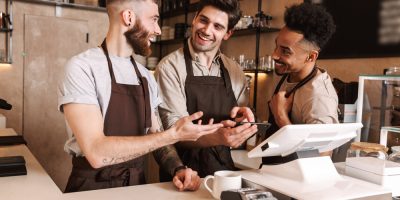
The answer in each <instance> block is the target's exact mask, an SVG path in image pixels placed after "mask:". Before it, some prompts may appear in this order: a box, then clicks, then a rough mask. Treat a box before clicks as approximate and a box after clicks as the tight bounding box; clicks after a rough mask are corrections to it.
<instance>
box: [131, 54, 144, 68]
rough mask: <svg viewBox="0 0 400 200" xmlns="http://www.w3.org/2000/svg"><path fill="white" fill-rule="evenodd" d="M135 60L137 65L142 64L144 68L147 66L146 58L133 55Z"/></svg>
mask: <svg viewBox="0 0 400 200" xmlns="http://www.w3.org/2000/svg"><path fill="white" fill-rule="evenodd" d="M133 58H134V59H135V61H136V62H137V63H140V64H141V65H143V66H146V64H147V60H146V57H144V56H141V55H137V54H133Z"/></svg>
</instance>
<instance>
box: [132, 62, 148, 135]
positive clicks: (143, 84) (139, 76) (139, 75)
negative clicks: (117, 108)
mask: <svg viewBox="0 0 400 200" xmlns="http://www.w3.org/2000/svg"><path fill="white" fill-rule="evenodd" d="M131 62H132V64H133V67H134V68H135V71H136V74H137V76H138V79H139V80H140V82H141V83H142V84H141V85H142V89H143V94H144V101H145V102H146V105H145V115H144V116H145V119H146V120H145V121H146V125H145V127H151V108H150V95H149V89H148V85H149V82H148V81H147V79H146V78H145V77H143V76H142V74H140V72H139V69H138V67H137V65H136V62H135V59H134V58H133V56H131ZM146 87H147V88H146Z"/></svg>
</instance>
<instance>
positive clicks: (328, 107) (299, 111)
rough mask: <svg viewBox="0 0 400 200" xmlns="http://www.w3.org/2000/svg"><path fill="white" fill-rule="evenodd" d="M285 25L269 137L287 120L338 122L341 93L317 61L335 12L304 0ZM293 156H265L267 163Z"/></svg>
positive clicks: (276, 56)
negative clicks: (336, 89) (339, 93)
mask: <svg viewBox="0 0 400 200" xmlns="http://www.w3.org/2000/svg"><path fill="white" fill-rule="evenodd" d="M284 19H285V26H284V27H283V28H282V29H281V31H280V32H279V34H278V36H277V38H276V40H275V44H276V47H275V50H274V52H273V54H272V58H273V59H274V60H275V63H276V64H275V73H276V74H278V75H280V76H282V78H281V80H280V81H279V83H278V84H277V86H276V88H275V91H274V94H273V96H272V98H271V100H270V102H269V110H270V116H269V117H270V118H269V122H270V123H272V124H273V126H272V127H271V128H270V129H269V130H268V133H269V134H267V136H266V137H269V136H270V135H271V134H273V133H274V132H275V131H277V130H278V129H279V128H281V127H283V126H285V125H288V124H330V123H338V114H337V108H338V97H337V94H336V91H335V89H334V87H333V84H332V81H331V78H330V77H329V75H328V73H327V72H326V71H325V70H324V69H321V68H319V67H318V66H317V65H316V61H317V58H318V55H319V52H320V51H321V50H322V48H323V47H324V45H325V44H326V43H327V42H328V40H329V39H330V38H331V36H332V35H333V33H334V32H335V28H336V27H335V24H334V22H333V19H332V16H331V15H330V14H329V13H328V12H326V10H325V9H323V8H322V7H320V6H318V5H314V4H309V3H302V4H299V5H294V6H291V7H289V8H288V9H287V10H286V12H285V17H284ZM290 160H292V158H291V157H290V156H288V157H266V158H263V163H264V164H276V163H282V162H287V161H290Z"/></svg>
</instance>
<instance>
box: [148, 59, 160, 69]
mask: <svg viewBox="0 0 400 200" xmlns="http://www.w3.org/2000/svg"><path fill="white" fill-rule="evenodd" d="M157 64H158V57H148V58H147V69H149V70H154V69H155V68H156V67H157Z"/></svg>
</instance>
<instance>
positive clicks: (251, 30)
mask: <svg viewBox="0 0 400 200" xmlns="http://www.w3.org/2000/svg"><path fill="white" fill-rule="evenodd" d="M279 30H280V29H278V28H262V29H261V30H260V31H261V33H273V32H278V31H279ZM256 32H257V28H249V29H240V30H235V32H234V33H233V35H232V36H233V37H236V36H244V35H253V34H255V33H256ZM183 40H184V39H183V38H181V39H172V40H160V41H157V42H154V43H153V44H158V45H170V44H179V43H181V42H182V41H183Z"/></svg>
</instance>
